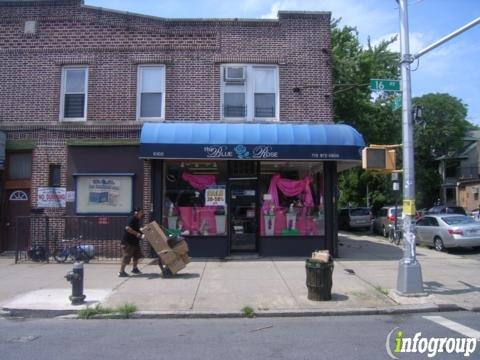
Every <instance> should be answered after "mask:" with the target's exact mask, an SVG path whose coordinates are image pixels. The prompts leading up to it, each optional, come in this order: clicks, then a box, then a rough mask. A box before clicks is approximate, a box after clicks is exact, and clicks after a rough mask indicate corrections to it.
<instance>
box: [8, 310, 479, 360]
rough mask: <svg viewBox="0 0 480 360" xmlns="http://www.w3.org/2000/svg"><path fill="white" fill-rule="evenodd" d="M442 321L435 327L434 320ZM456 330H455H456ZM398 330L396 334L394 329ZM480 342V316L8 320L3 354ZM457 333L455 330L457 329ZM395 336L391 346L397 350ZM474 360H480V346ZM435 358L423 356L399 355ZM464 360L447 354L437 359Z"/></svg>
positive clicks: (292, 351)
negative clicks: (399, 339)
mask: <svg viewBox="0 0 480 360" xmlns="http://www.w3.org/2000/svg"><path fill="white" fill-rule="evenodd" d="M431 316H435V318H434V319H433V320H432V319H430V318H428V317H431ZM452 324H453V325H452ZM394 329H395V330H394ZM399 329H400V330H401V331H402V332H403V333H404V337H409V338H413V337H414V335H415V334H416V333H418V332H421V336H422V337H425V338H432V337H438V338H444V337H445V338H449V337H452V338H464V337H466V336H467V337H468V336H475V337H477V338H479V339H480V314H479V313H471V312H451V313H428V314H414V315H397V316H386V315H382V316H337V317H328V316H327V317H305V318H254V319H190V320H188V319H181V320H179V319H177V320H66V319H41V320H38V319H26V320H25V319H17V320H12V319H0V354H1V358H2V359H4V360H15V359H22V360H23V359H36V360H37V359H38V360H42V359H45V360H46V359H49V360H50V359H71V360H75V359H79V360H80V359H82V360H84V359H144V360H147V359H156V360H158V359H169V360H177V359H182V360H185V359H276V360H278V359H336V360H341V359H362V360H363V359H389V358H390V357H389V355H388V353H387V346H386V342H387V336H388V334H389V333H392V330H394V331H395V332H396V331H398V330H399ZM452 329H453V330H452ZM394 337H395V336H393V338H392V339H391V341H390V342H389V343H388V347H389V348H390V349H393V348H394V347H395V342H394V341H395V339H394ZM475 344H476V345H475V347H476V348H475V351H474V352H473V353H472V354H471V355H470V356H469V357H468V358H469V359H480V343H479V342H478V341H477V342H476V343H475ZM393 355H394V356H396V357H398V358H399V359H427V354H426V353H423V354H420V353H415V354H414V353H408V354H406V353H400V354H399V353H393ZM455 358H456V359H458V358H464V359H466V358H467V357H464V356H463V355H461V354H452V355H450V354H446V353H445V352H444V353H441V354H440V353H439V354H437V356H436V357H435V359H455Z"/></svg>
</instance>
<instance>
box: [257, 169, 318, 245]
mask: <svg viewBox="0 0 480 360" xmlns="http://www.w3.org/2000/svg"><path fill="white" fill-rule="evenodd" d="M260 189H261V193H260V196H261V198H260V202H261V204H260V206H261V211H260V235H261V236H295V235H302V236H319V235H320V236H323V235H325V221H324V193H323V168H322V165H321V164H319V163H311V162H262V163H261V176H260Z"/></svg>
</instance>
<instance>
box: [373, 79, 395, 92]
mask: <svg viewBox="0 0 480 360" xmlns="http://www.w3.org/2000/svg"><path fill="white" fill-rule="evenodd" d="M370 89H371V90H375V91H400V80H390V79H370Z"/></svg>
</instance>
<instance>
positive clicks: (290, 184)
mask: <svg viewBox="0 0 480 360" xmlns="http://www.w3.org/2000/svg"><path fill="white" fill-rule="evenodd" d="M311 182H312V179H311V178H310V176H307V177H306V178H305V179H303V180H290V179H282V178H281V177H280V174H275V175H273V176H272V180H271V181H270V186H269V188H268V193H269V194H270V195H271V196H272V202H273V204H274V205H275V206H276V207H277V206H279V205H280V202H279V200H278V190H280V191H281V192H282V193H283V194H284V195H286V196H290V197H291V196H296V195H301V197H300V199H301V200H302V202H303V205H304V206H307V207H312V206H314V205H315V203H314V202H313V197H312V191H311V190H310V183H311ZM263 207H264V210H268V204H266V202H265V203H264V204H263Z"/></svg>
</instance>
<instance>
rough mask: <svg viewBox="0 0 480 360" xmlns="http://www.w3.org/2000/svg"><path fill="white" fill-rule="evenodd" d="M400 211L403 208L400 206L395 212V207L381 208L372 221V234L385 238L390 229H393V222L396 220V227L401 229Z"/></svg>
mask: <svg viewBox="0 0 480 360" xmlns="http://www.w3.org/2000/svg"><path fill="white" fill-rule="evenodd" d="M402 211H403V208H402V207H401V206H398V207H397V211H396V212H395V206H384V207H382V208H381V209H380V210H379V211H378V213H377V216H376V217H375V219H374V220H373V232H374V233H377V234H382V235H383V236H385V237H387V236H388V233H389V231H390V229H393V227H394V226H395V220H397V227H399V228H401V227H402Z"/></svg>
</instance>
